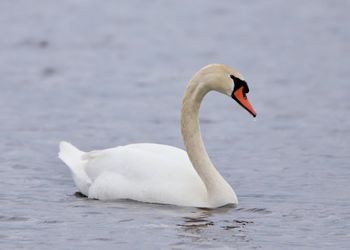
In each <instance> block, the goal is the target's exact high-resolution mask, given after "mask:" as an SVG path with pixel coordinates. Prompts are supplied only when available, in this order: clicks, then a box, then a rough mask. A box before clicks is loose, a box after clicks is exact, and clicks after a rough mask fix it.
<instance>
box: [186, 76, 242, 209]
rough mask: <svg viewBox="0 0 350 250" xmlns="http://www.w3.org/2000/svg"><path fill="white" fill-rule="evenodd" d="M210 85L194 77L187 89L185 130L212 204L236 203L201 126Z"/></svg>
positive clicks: (192, 160)
mask: <svg viewBox="0 0 350 250" xmlns="http://www.w3.org/2000/svg"><path fill="white" fill-rule="evenodd" d="M210 90H211V88H210V84H206V83H205V82H196V80H195V79H193V80H192V81H191V82H190V83H189V85H188V87H187V89H186V92H185V96H184V99H183V104H182V111H181V132H182V136H183V140H184V143H185V147H186V150H187V153H188V156H189V158H190V160H191V162H192V165H193V167H194V168H195V170H196V171H197V173H198V175H199V176H200V178H201V179H202V181H203V183H204V184H205V186H206V188H207V195H208V197H207V199H208V203H210V204H213V205H214V204H215V205H217V204H219V203H223V204H227V203H230V202H235V199H236V195H235V194H234V191H233V190H232V188H231V186H230V185H229V184H228V183H227V182H226V181H225V180H224V178H223V177H222V176H221V175H220V173H219V172H218V171H217V170H216V168H215V167H214V165H213V163H212V162H211V160H210V158H209V156H208V153H207V151H206V149H205V147H204V144H203V140H202V137H201V133H200V127H199V108H200V104H201V102H202V100H203V97H204V96H205V95H206V94H207V93H208V92H209V91H210Z"/></svg>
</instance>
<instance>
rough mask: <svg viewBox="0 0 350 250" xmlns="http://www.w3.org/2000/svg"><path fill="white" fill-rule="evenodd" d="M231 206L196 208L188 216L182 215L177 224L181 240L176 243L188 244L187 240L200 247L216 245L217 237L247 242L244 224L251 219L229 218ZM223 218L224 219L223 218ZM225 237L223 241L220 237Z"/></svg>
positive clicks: (230, 241) (227, 240) (230, 242)
mask: <svg viewBox="0 0 350 250" xmlns="http://www.w3.org/2000/svg"><path fill="white" fill-rule="evenodd" d="M234 211H235V210H234V207H233V206H225V207H222V208H219V209H215V210H214V209H198V210H196V211H193V214H192V215H190V216H186V217H183V222H182V223H181V224H178V225H177V227H178V229H179V230H178V234H177V236H178V237H179V238H180V240H181V242H178V243H177V244H176V245H181V244H188V243H189V242H191V243H193V244H195V245H198V244H200V245H201V246H202V247H205V246H207V247H210V246H212V244H215V246H217V244H218V242H216V241H217V239H218V238H220V239H221V240H220V241H221V242H226V243H229V244H230V245H231V244H232V243H234V242H249V241H250V239H249V237H248V231H247V230H246V226H247V225H248V224H251V223H253V222H252V221H245V220H238V219H234V218H232V219H229V218H227V217H228V216H231V215H232V212H234ZM224 218H225V219H224ZM223 237H224V238H226V240H225V241H222V239H223Z"/></svg>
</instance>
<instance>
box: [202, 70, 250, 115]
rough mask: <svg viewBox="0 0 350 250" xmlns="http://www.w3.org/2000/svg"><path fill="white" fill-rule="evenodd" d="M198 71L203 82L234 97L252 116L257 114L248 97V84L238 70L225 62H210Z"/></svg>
mask: <svg viewBox="0 0 350 250" xmlns="http://www.w3.org/2000/svg"><path fill="white" fill-rule="evenodd" d="M198 73H199V74H198V75H197V77H200V78H202V79H203V82H207V83H208V86H209V88H210V89H212V90H216V91H219V92H221V93H223V94H225V95H228V96H230V97H232V98H233V99H234V100H235V101H236V102H238V104H240V105H241V106H242V107H243V108H244V109H246V110H247V111H248V112H249V113H250V114H251V115H252V116H254V117H255V116H256V112H255V110H254V108H253V106H252V105H251V104H250V102H249V100H248V98H247V93H248V92H249V87H248V84H247V82H246V81H245V80H244V78H243V76H242V75H241V74H240V73H239V72H238V71H237V70H235V69H233V68H231V67H228V66H226V65H223V64H210V65H208V66H206V67H204V68H202V69H201V70H200V71H199V72H198Z"/></svg>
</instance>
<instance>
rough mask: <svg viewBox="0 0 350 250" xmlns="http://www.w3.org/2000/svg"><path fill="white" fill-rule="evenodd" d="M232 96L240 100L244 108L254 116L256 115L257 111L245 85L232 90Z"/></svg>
mask: <svg viewBox="0 0 350 250" xmlns="http://www.w3.org/2000/svg"><path fill="white" fill-rule="evenodd" d="M232 98H233V99H234V100H235V101H236V102H238V103H239V104H240V105H241V106H242V107H243V108H245V109H246V110H247V111H248V112H249V113H251V114H252V116H254V117H255V116H256V112H255V110H254V108H253V106H252V105H251V104H250V102H249V100H248V98H247V96H246V94H245V92H244V87H240V88H239V89H237V90H235V91H234V92H232Z"/></svg>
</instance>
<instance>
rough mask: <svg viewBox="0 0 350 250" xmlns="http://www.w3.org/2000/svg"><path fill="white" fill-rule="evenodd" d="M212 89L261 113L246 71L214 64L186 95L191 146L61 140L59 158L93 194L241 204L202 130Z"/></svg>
mask: <svg viewBox="0 0 350 250" xmlns="http://www.w3.org/2000/svg"><path fill="white" fill-rule="evenodd" d="M211 90H216V91H218V92H220V93H223V94H225V95H228V96H231V97H232V98H233V99H235V100H236V101H237V102H238V103H239V104H240V105H241V106H243V107H244V108H245V109H246V110H248V111H249V112H250V113H251V114H252V115H253V116H255V115H256V113H255V111H254V109H253V108H252V106H251V105H250V103H249V101H248V99H247V97H246V93H247V92H248V91H249V89H248V85H247V83H246V82H245V81H244V79H243V77H242V75H241V74H240V73H238V72H237V71H235V70H234V69H232V68H229V67H227V66H225V65H221V64H210V65H208V66H206V67H204V68H202V69H201V70H200V71H198V72H197V73H196V74H195V75H194V77H193V78H192V79H191V81H190V82H189V84H188V87H187V89H186V92H185V96H184V98H183V105H182V111H181V131H182V136H183V140H184V143H185V146H186V150H187V152H186V151H184V150H182V149H179V148H175V147H172V146H167V145H161V144H151V143H140V144H130V145H126V146H119V147H115V148H109V149H104V150H97V151H92V152H87V153H86V152H83V151H80V150H78V149H77V148H75V147H74V146H73V145H71V144H69V143H67V142H61V143H60V152H59V158H60V159H61V160H62V161H63V162H64V163H65V164H67V166H68V167H69V168H70V170H71V172H72V176H73V179H74V182H75V184H76V186H77V188H78V189H79V191H80V192H81V193H83V194H84V195H86V196H88V197H89V198H94V199H100V200H114V199H132V200H137V201H142V202H151V203H163V204H174V205H179V206H193V207H206V208H215V207H220V206H224V205H226V204H230V203H233V204H236V203H237V202H238V201H237V197H236V194H235V192H234V191H233V189H232V188H231V186H230V185H229V184H228V183H227V182H226V181H225V180H224V178H223V177H222V176H221V175H220V173H219V172H218V171H217V170H216V168H215V167H214V165H213V163H212V162H211V161H210V159H209V156H208V154H207V152H206V150H205V147H204V144H203V141H202V138H201V134H200V129H199V120H198V113H199V107H200V103H201V101H202V99H203V97H204V96H205V94H207V93H208V92H209V91H211Z"/></svg>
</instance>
